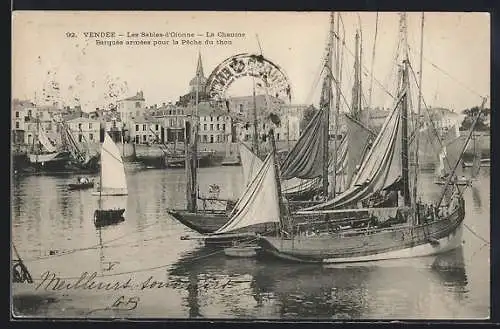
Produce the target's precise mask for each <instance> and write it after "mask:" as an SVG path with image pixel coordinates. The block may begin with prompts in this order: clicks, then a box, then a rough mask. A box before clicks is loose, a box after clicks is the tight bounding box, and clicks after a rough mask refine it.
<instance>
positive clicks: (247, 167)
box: [239, 143, 263, 186]
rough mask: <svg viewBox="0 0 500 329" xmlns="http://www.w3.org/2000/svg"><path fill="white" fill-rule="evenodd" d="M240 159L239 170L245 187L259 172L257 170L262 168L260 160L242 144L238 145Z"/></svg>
mask: <svg viewBox="0 0 500 329" xmlns="http://www.w3.org/2000/svg"><path fill="white" fill-rule="evenodd" d="M239 152H240V159H241V168H242V170H243V182H244V184H245V186H247V185H248V184H250V183H251V182H252V180H253V178H254V177H255V175H256V174H257V172H258V171H259V168H260V167H262V164H263V162H262V160H261V159H259V157H258V156H257V155H256V154H255V153H253V152H252V151H251V150H250V149H249V148H248V146H246V145H245V144H243V143H240V145H239Z"/></svg>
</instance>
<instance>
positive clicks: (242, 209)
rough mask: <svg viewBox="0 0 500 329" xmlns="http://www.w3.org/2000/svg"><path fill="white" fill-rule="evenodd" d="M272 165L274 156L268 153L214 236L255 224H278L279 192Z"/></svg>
mask: <svg viewBox="0 0 500 329" xmlns="http://www.w3.org/2000/svg"><path fill="white" fill-rule="evenodd" d="M274 165H275V163H274V155H273V154H272V153H270V154H269V155H268V156H267V158H266V159H265V161H264V163H263V164H262V166H261V168H260V170H259V172H258V173H257V175H256V176H255V177H254V179H253V180H252V182H251V183H250V184H249V185H248V186H247V187H246V189H245V191H244V192H243V195H242V196H241V197H240V199H239V200H238V202H237V203H236V205H235V207H234V209H233V211H232V212H231V216H230V220H229V221H228V222H227V223H226V224H224V225H223V226H222V227H221V228H219V229H218V230H217V231H216V232H214V234H222V233H229V232H233V231H236V230H239V229H241V228H244V227H249V226H253V225H257V224H263V223H279V222H280V202H279V191H278V184H277V177H276V173H275V170H274Z"/></svg>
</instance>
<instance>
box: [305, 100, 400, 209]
mask: <svg viewBox="0 0 500 329" xmlns="http://www.w3.org/2000/svg"><path fill="white" fill-rule="evenodd" d="M398 105H399V102H398ZM400 121H401V111H400V108H399V106H396V107H395V108H394V110H393V111H392V112H391V114H390V115H389V116H388V117H387V119H386V121H385V123H384V126H383V127H382V130H381V131H380V133H379V135H378V136H377V138H376V139H375V141H374V143H373V147H372V148H371V149H370V150H369V151H368V154H367V155H366V157H365V159H364V160H363V163H362V165H361V167H360V169H359V172H358V173H357V174H356V175H355V176H354V178H353V180H352V183H351V187H349V188H348V189H347V190H346V191H344V192H343V193H341V194H340V195H338V196H337V197H336V198H334V199H332V200H330V201H327V202H324V203H322V204H319V205H315V206H312V207H309V208H305V209H303V210H323V209H335V208H342V207H347V206H355V205H356V204H357V203H358V202H360V201H362V200H365V199H367V198H369V197H370V196H371V195H372V194H373V193H374V192H376V191H381V190H383V189H385V188H387V187H389V186H391V185H393V184H394V183H395V182H397V181H398V180H399V179H400V178H401V173H402V169H401V123H400Z"/></svg>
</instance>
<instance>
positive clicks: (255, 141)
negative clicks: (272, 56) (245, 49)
mask: <svg viewBox="0 0 500 329" xmlns="http://www.w3.org/2000/svg"><path fill="white" fill-rule="evenodd" d="M252 79H253V84H252V89H253V152H254V153H255V154H257V155H259V135H258V127H257V125H258V122H257V102H256V98H255V77H252Z"/></svg>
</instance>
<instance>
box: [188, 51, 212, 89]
mask: <svg viewBox="0 0 500 329" xmlns="http://www.w3.org/2000/svg"><path fill="white" fill-rule="evenodd" d="M207 80H208V79H207V78H206V77H205V74H204V72H203V64H202V62H201V53H198V64H197V66H196V74H195V76H194V78H193V79H191V81H190V82H189V89H190V90H189V91H190V92H191V93H195V92H196V88H198V93H199V94H204V93H205V89H206V86H207Z"/></svg>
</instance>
